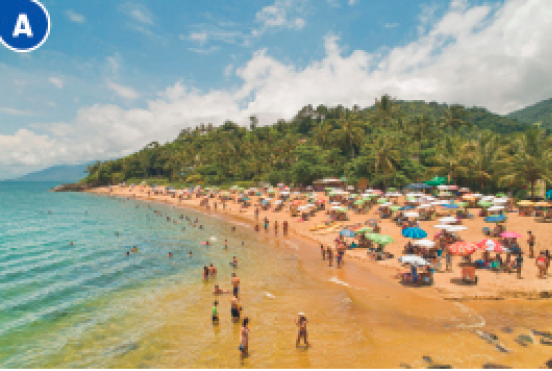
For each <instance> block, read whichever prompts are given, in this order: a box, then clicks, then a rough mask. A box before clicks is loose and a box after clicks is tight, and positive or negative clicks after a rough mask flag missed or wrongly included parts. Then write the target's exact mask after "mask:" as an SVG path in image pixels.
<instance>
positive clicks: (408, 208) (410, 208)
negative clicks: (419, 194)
mask: <svg viewBox="0 0 552 371" xmlns="http://www.w3.org/2000/svg"><path fill="white" fill-rule="evenodd" d="M413 209H414V206H403V207H401V208H400V209H399V210H401V211H406V210H413Z"/></svg>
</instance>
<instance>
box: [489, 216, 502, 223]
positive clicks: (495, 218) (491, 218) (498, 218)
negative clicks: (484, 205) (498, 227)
mask: <svg viewBox="0 0 552 371" xmlns="http://www.w3.org/2000/svg"><path fill="white" fill-rule="evenodd" d="M506 219H507V218H506V216H504V215H493V216H488V217H486V218H485V221H486V222H487V223H502V222H505V221H506Z"/></svg>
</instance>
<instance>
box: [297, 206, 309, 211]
mask: <svg viewBox="0 0 552 371" xmlns="http://www.w3.org/2000/svg"><path fill="white" fill-rule="evenodd" d="M308 208H309V207H308V206H300V207H299V208H298V209H297V210H299V211H303V210H307V209H308Z"/></svg>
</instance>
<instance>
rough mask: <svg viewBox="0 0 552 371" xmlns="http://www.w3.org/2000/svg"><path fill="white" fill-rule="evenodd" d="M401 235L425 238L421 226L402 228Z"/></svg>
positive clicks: (425, 233) (425, 235)
mask: <svg viewBox="0 0 552 371" xmlns="http://www.w3.org/2000/svg"><path fill="white" fill-rule="evenodd" d="M402 235H403V236H404V237H407V238H426V237H427V232H426V231H424V230H423V229H421V228H406V229H403V231H402Z"/></svg>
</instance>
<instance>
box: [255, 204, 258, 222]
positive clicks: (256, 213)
mask: <svg viewBox="0 0 552 371" xmlns="http://www.w3.org/2000/svg"><path fill="white" fill-rule="evenodd" d="M255 220H259V208H258V207H256V208H255Z"/></svg>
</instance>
